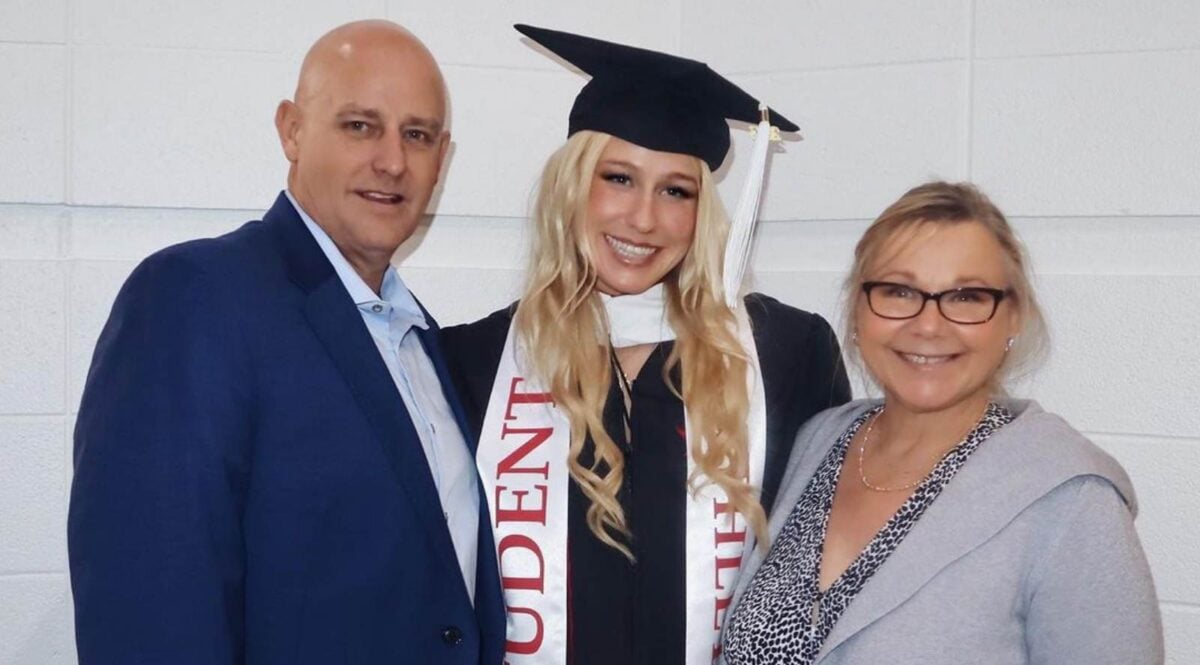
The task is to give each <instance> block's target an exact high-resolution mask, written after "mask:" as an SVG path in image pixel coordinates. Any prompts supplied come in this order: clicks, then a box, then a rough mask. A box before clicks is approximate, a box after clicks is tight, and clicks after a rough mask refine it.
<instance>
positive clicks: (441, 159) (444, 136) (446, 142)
mask: <svg viewBox="0 0 1200 665" xmlns="http://www.w3.org/2000/svg"><path fill="white" fill-rule="evenodd" d="M438 141H439V144H438V169H437V180H434V182H435V183H437V182H438V181H440V180H441V179H442V171H444V170H445V169H446V155H447V154H448V153H449V152H450V130H449V129H443V130H442V133H441V135H440V136H439V137H438Z"/></svg>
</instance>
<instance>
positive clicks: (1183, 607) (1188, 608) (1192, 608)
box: [1158, 601, 1200, 616]
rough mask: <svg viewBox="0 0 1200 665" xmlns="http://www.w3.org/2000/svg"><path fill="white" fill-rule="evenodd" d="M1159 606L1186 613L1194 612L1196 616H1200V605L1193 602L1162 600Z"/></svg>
mask: <svg viewBox="0 0 1200 665" xmlns="http://www.w3.org/2000/svg"><path fill="white" fill-rule="evenodd" d="M1158 606H1159V607H1160V608H1162V609H1164V610H1171V611H1172V612H1183V613H1185V614H1194V615H1196V616H1200V605H1194V604H1192V603H1178V602H1174V601H1163V602H1160V603H1159V604H1158Z"/></svg>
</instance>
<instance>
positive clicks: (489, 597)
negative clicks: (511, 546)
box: [417, 302, 504, 643]
mask: <svg viewBox="0 0 1200 665" xmlns="http://www.w3.org/2000/svg"><path fill="white" fill-rule="evenodd" d="M417 305H418V306H420V307H421V311H422V312H423V313H424V314H425V320H426V321H428V322H429V329H428V330H421V329H419V328H418V329H417V334H418V337H419V338H420V340H421V345H422V346H423V347H425V353H426V354H427V355H428V356H429V359H430V360H431V361H432V362H433V368H434V370H435V371H437V376H438V381H439V382H440V383H441V384H442V394H443V395H445V397H446V402H447V403H449V404H450V409H451V410H452V411H453V412H454V419H455V420H456V421H458V428H459V430H460V431H461V432H462V435H463V441H466V442H467V447H468V448H470V449H471V456H472V457H474V456H475V449H476V447H477V445H478V442H477V441H476V440H475V436H474V435H473V434H471V428H470V427H469V426H468V425H467V414H466V411H465V410H463V407H462V403H461V402H460V401H459V399H458V393H457V392H456V391H455V390H454V383H453V382H452V381H451V379H450V371H449V369H448V368H447V367H446V359H445V357H443V356H442V348H441V343H440V341H439V334H438V330H439V329H438V325H437V322H436V321H434V320H433V317H432V316H430V315H429V312H428V311H427V310H426V309H425V306H424V305H421V303H419V302H418V303H417ZM476 487H477V488H478V490H477V491H478V493H479V545H478V548H479V557H478V558H477V559H476V568H475V612H476V614H477V615H478V616H479V617H480V619H481V621H480V625H481V628H482V629H483V630H485V631H489V630H490V631H494V632H495V633H496V634H494V635H492V636H491V637H492V639H491V641H490V643H500V642H502V641H503V637H504V635H503V627H504V601H503V597H502V596H501V594H500V569H499V562H498V561H497V560H496V545H495V540H494V539H493V537H492V519H491V513H490V512H489V511H488V502H487V496H485V495H484V490H483V482H482V481H480V480H476Z"/></svg>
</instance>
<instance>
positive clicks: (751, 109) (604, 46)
mask: <svg viewBox="0 0 1200 665" xmlns="http://www.w3.org/2000/svg"><path fill="white" fill-rule="evenodd" d="M513 27H515V28H516V29H517V30H518V31H519V32H520V33H521V34H523V35H525V36H526V37H529V38H530V39H532V40H533V41H535V42H537V43H539V44H541V45H542V46H544V47H546V48H547V49H549V50H550V51H552V52H554V54H555V55H558V56H559V57H561V58H562V59H563V60H566V61H567V62H569V63H571V64H572V65H575V66H576V67H578V68H579V69H581V70H583V72H584V73H586V74H588V75H590V76H591V77H592V80H591V81H588V83H587V85H585V86H583V90H581V91H580V92H579V96H577V97H576V98H575V105H574V106H573V107H572V108H571V119H570V124H569V126H568V129H567V136H571V135H572V134H574V133H575V132H578V131H580V130H582V129H591V130H595V131H599V132H604V133H606V134H612V135H613V136H616V137H618V138H621V139H624V140H626V141H629V142H630V143H636V144H637V145H640V146H642V147H643V148H649V149H651V150H659V151H662V152H678V153H683V154H685V155H694V156H696V157H699V158H700V159H702V160H704V162H705V163H706V164H708V168H709V169H710V170H712V171H716V170H717V169H718V168H720V167H721V162H723V161H725V154H726V153H727V152H729V125H727V124H726V123H725V119H726V118H729V119H731V120H740V121H742V122H748V123H751V124H757V123H758V122H759V120H760V119H761V117H762V113H761V112H760V111H759V103H758V100H756V99H755V98H754V97H751V96H750V95H749V94H748V93H747V92H746V91H745V90H742V89H741V88H739V87H737V86H736V85H734V84H733V83H732V82H730V81H729V80H728V79H726V78H725V77H723V76H721V75H720V74H718V73H716V72H714V71H713V70H712V69H709V67H708V65H706V64H704V63H703V62H697V61H695V60H689V59H687V58H680V57H678V56H674V55H668V54H666V53H659V52H658V51H651V50H648V49H642V48H635V47H633V46H626V45H624V44H616V43H613V42H606V41H603V40H600V39H593V38H591V37H584V36H582V35H574V34H571V33H569V32H559V31H557V30H547V29H545V28H535V27H533V26H530V25H522V24H517V25H515V26H513ZM769 118H770V123H771V125H773V126H775V127H777V128H779V129H780V130H781V131H785V132H794V131H796V130H798V129H799V127H797V126H796V125H795V123H793V122H792V121H790V120H788V119H787V118H785V117H783V116H782V115H780V114H778V113H776V112H774V111H770V112H769Z"/></svg>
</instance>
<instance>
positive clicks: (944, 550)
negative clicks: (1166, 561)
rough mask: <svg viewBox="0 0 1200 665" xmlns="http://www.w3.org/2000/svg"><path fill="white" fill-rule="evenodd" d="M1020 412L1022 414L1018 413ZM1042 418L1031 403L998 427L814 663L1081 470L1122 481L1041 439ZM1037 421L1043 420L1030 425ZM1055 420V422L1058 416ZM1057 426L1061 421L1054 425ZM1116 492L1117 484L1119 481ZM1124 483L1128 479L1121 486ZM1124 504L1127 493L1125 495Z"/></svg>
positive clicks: (1112, 470)
mask: <svg viewBox="0 0 1200 665" xmlns="http://www.w3.org/2000/svg"><path fill="white" fill-rule="evenodd" d="M1018 410H1020V409H1018ZM1048 417H1051V418H1052V417H1053V416H1047V415H1046V414H1044V412H1042V411H1041V409H1040V408H1038V407H1037V406H1036V405H1031V406H1029V407H1028V408H1027V409H1026V410H1025V412H1024V413H1023V414H1022V417H1019V418H1018V419H1016V420H1014V421H1013V422H1011V423H1009V424H1008V425H1005V426H1004V427H1003V428H1001V429H999V430H997V431H996V432H995V433H994V434H992V435H991V436H990V437H989V438H988V439H987V440H986V441H984V442H983V443H982V444H980V446H979V448H978V449H976V451H975V452H974V453H972V455H971V458H970V459H968V460H967V463H966V464H964V465H963V467H962V468H961V469H959V471H958V473H957V474H955V476H954V478H952V479H951V480H950V482H949V483H948V484H947V485H946V487H945V489H944V490H942V493H941V494H940V495H939V496H938V497H937V499H936V500H935V501H934V502H933V503H932V504H931V505H930V506H929V507H928V508H927V509H926V511H925V513H924V514H923V515H922V516H921V518H920V519H919V520H917V523H916V524H915V525H914V526H913V528H912V530H911V531H909V533H908V535H907V536H905V538H904V540H903V541H902V542H901V543H900V544H899V545H898V546H897V547H896V549H895V550H894V551H893V552H892V553H891V555H889V556H888V558H887V560H886V561H884V562H883V564H882V565H880V567H879V569H878V570H877V571H875V574H874V575H873V576H872V577H871V579H870V580H868V581H867V583H866V584H865V585H864V586H863V588H862V590H861V591H859V593H858V595H857V596H856V597H855V598H854V600H853V601H852V602H851V603H850V604H849V605H848V606H847V607H846V611H845V612H844V613H843V614H842V616H841V618H839V619H838V621H837V623H836V624H834V626H833V630H832V631H830V633H829V636H828V637H827V638H826V640H825V644H824V645H823V646H822V648H821V652H820V653H819V654H818V656H817V660H816V661H815V662H820V661H821V660H822V659H823V658H825V657H826V656H827V655H829V654H830V653H831V652H833V650H834V649H837V648H838V646H839V645H841V644H842V643H843V642H845V641H846V640H847V639H849V638H851V637H852V636H854V634H855V633H857V632H858V631H860V630H863V629H864V628H866V627H867V626H869V625H871V624H872V623H873V622H875V621H876V620H878V619H879V618H881V617H883V616H885V615H886V614H888V613H889V612H892V611H893V610H895V609H896V608H897V607H899V606H900V605H901V604H902V603H904V601H906V600H908V599H909V598H910V597H912V596H913V595H914V594H916V593H917V592H918V591H920V589H921V588H922V587H923V586H925V584H926V583H928V582H929V580H931V579H932V578H933V577H934V576H935V575H937V574H938V573H939V572H941V571H942V570H943V569H945V568H946V567H947V566H949V565H951V564H953V563H954V562H955V561H957V560H959V559H961V558H962V557H964V556H966V555H968V554H969V553H970V552H971V551H973V550H975V549H976V548H978V547H980V546H981V545H982V544H983V543H984V542H986V541H987V540H988V539H990V538H991V537H992V536H994V535H995V534H996V533H998V532H999V531H1000V530H1001V529H1003V528H1004V527H1005V526H1006V525H1008V523H1009V522H1011V521H1012V520H1013V519H1014V518H1015V517H1016V516H1017V515H1018V514H1019V513H1021V512H1022V511H1023V510H1025V508H1026V507H1028V506H1029V505H1030V504H1031V503H1033V502H1034V501H1036V500H1037V499H1039V498H1040V497H1042V496H1044V495H1045V494H1046V493H1048V492H1050V491H1051V490H1053V489H1054V488H1055V487H1057V486H1059V485H1061V484H1062V483H1064V482H1066V481H1067V480H1069V479H1071V478H1072V477H1075V476H1078V475H1080V473H1081V469H1087V468H1089V467H1091V471H1090V472H1091V473H1095V474H1096V475H1100V476H1102V477H1106V478H1110V479H1113V478H1117V477H1118V476H1119V477H1120V478H1123V477H1124V473H1123V472H1121V471H1120V468H1119V467H1115V466H1107V465H1105V464H1103V463H1096V462H1093V461H1092V460H1088V459H1082V460H1081V458H1080V457H1079V456H1077V455H1074V454H1072V453H1073V452H1074V449H1073V448H1071V447H1070V446H1060V445H1056V444H1059V443H1067V440H1068V437H1075V438H1078V437H1079V435H1078V434H1076V433H1074V430H1071V429H1070V427H1069V426H1068V425H1066V424H1065V422H1064V423H1062V428H1063V429H1062V437H1063V438H1062V439H1060V440H1058V441H1055V440H1050V441H1047V440H1046V431H1047V430H1046V420H1045V419H1046V418H1048ZM1033 419H1037V420H1039V421H1040V423H1034V422H1031V420H1033ZM1056 420H1058V419H1057V418H1056ZM1059 422H1061V421H1059ZM1116 485H1117V486H1118V489H1122V488H1121V487H1120V485H1121V481H1120V480H1119V479H1118V480H1117V481H1116ZM1125 486H1128V485H1127V482H1126V484H1125ZM1122 494H1124V495H1125V496H1126V500H1127V501H1130V500H1131V496H1132V494H1131V493H1129V492H1125V491H1124V490H1122Z"/></svg>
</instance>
